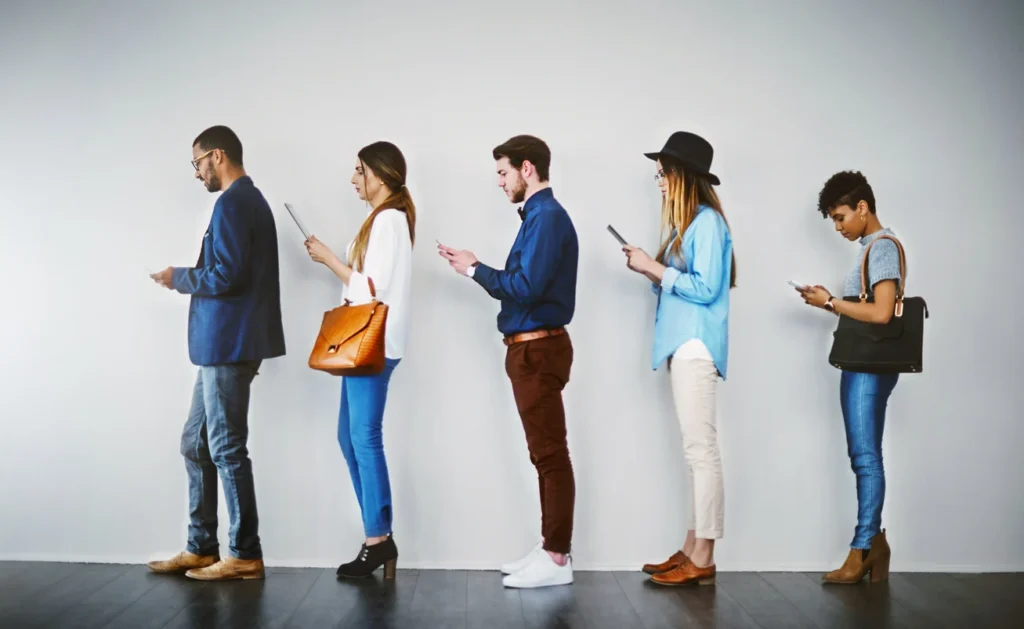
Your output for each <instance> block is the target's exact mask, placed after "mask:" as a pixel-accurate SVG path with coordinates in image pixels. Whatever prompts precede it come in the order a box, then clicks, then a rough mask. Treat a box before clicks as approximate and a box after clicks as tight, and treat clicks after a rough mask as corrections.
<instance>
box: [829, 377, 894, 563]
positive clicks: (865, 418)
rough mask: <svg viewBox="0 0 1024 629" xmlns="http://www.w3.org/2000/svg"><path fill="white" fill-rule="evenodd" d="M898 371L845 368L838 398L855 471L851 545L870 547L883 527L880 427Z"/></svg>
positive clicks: (852, 546) (883, 491)
mask: <svg viewBox="0 0 1024 629" xmlns="http://www.w3.org/2000/svg"><path fill="white" fill-rule="evenodd" d="M897 380H899V374H873V373H858V372H852V371H844V372H843V374H842V377H841V379H840V389H839V395H840V401H841V403H842V407H843V422H844V423H845V424H846V446H847V451H848V452H849V455H850V464H851V466H852V467H853V473H854V474H856V475H857V527H856V529H855V530H854V533H853V541H852V542H851V543H850V547H851V548H856V549H863V550H867V549H870V548H871V538H873V537H874V536H875V535H878V533H880V532H881V530H882V505H883V503H884V502H885V469H884V468H883V466H882V431H883V429H884V428H885V407H886V404H887V402H888V401H889V394H890V393H892V390H893V389H894V388H895V387H896V382H897Z"/></svg>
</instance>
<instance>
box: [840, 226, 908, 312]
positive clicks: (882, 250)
mask: <svg viewBox="0 0 1024 629" xmlns="http://www.w3.org/2000/svg"><path fill="white" fill-rule="evenodd" d="M882 234H887V235H889V236H893V237H896V234H894V233H893V231H892V230H891V229H889V228H885V229H880V230H878V231H876V232H875V233H873V234H871V235H868V236H864V237H863V238H861V239H860V244H861V247H860V253H859V254H858V255H857V263H856V264H855V265H854V267H853V269H852V270H851V271H850V274H849V275H847V276H846V282H845V283H844V284H843V297H857V296H858V295H860V265H861V261H862V260H863V259H864V251H865V250H866V249H867V248H868V245H869V244H871V243H872V242H873V241H874V240H875V239H876V238H878V237H879V236H881V235H882ZM900 242H901V243H902V242H903V241H900ZM882 280H896V282H897V283H899V280H900V253H899V250H898V249H897V248H896V243H894V242H893V241H891V240H883V241H881V242H879V243H877V244H876V245H875V246H873V247H871V257H870V258H868V293H869V294H870V293H872V292H873V290H874V287H875V285H876V284H878V283H879V282H881V281H882Z"/></svg>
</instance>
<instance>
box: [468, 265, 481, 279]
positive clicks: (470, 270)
mask: <svg viewBox="0 0 1024 629" xmlns="http://www.w3.org/2000/svg"><path fill="white" fill-rule="evenodd" d="M478 264H480V263H479V262H474V263H473V264H471V265H469V266H468V267H467V268H466V277H473V274H474V273H476V266H477V265H478Z"/></svg>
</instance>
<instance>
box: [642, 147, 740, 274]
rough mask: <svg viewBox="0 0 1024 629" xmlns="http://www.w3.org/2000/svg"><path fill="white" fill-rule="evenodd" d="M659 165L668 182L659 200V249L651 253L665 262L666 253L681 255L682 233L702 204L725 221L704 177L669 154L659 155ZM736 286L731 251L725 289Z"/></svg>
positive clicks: (680, 256)
mask: <svg viewBox="0 0 1024 629" xmlns="http://www.w3.org/2000/svg"><path fill="white" fill-rule="evenodd" d="M661 167H662V170H663V171H664V173H665V179H666V180H667V181H668V192H667V193H666V194H665V196H664V198H663V199H662V202H661V235H662V239H663V240H662V243H661V248H660V249H659V250H658V255H657V256H655V257H656V259H657V260H658V262H661V263H662V264H664V263H665V258H666V257H667V256H669V255H672V256H675V257H678V258H683V234H685V233H686V230H687V228H689V227H690V224H691V223H693V219H695V218H697V213H698V212H700V206H702V205H706V206H708V207H710V208H711V209H712V210H714V211H716V212H718V213H719V215H721V217H722V219H723V220H725V225H726V227H727V228H728V226H729V221H728V220H726V218H725V213H724V212H722V202H721V201H720V200H719V199H718V194H717V193H716V192H715V188H714V186H712V185H711V182H709V181H708V180H707V179H706V178H705V177H701V176H700V175H696V174H693V173H691V172H690V171H689V170H688V169H687V168H686V167H685V166H684V165H683V164H682V163H680V162H678V161H676V160H674V159H672V158H671V157H669V156H665V155H663V156H662V157H661ZM735 287H736V253H735V252H733V254H732V272H731V273H730V277H729V288H735Z"/></svg>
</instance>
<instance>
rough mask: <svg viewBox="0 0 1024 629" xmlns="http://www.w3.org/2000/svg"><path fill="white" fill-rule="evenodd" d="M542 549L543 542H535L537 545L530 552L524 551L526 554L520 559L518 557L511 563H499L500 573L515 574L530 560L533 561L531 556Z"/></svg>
mask: <svg viewBox="0 0 1024 629" xmlns="http://www.w3.org/2000/svg"><path fill="white" fill-rule="evenodd" d="M543 550H544V542H537V545H536V546H534V547H533V549H532V550H531V551H530V552H528V553H526V556H525V557H523V558H522V559H519V560H517V561H513V562H512V563H506V564H502V565H501V573H502V574H515V573H517V572H519V571H520V570H522V569H523V568H525V567H526V566H527V565H528V564H529V563H530V562H531V561H533V558H534V556H535V555H536V554H537V553H539V552H542V551H543Z"/></svg>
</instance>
